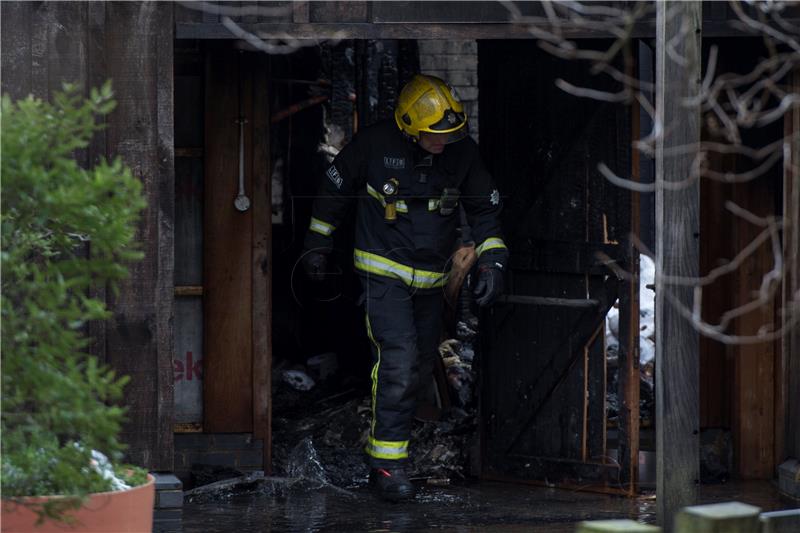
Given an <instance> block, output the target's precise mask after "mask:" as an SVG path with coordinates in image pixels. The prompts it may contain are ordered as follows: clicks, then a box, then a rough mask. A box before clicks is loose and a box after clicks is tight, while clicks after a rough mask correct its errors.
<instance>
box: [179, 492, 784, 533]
mask: <svg viewBox="0 0 800 533" xmlns="http://www.w3.org/2000/svg"><path fill="white" fill-rule="evenodd" d="M699 500H700V502H699V503H714V502H721V501H740V502H744V503H749V504H751V505H756V506H759V507H761V508H762V510H764V511H772V510H779V509H791V508H796V507H798V505H797V503H796V502H794V503H792V502H787V501H782V500H781V499H780V497H779V495H778V492H777V491H776V490H775V488H774V487H773V486H772V485H770V484H769V483H767V482H749V483H728V484H724V485H709V486H703V487H701V490H700V494H699ZM610 518H631V519H634V520H638V521H641V522H647V523H655V519H656V517H655V497H654V496H653V495H652V494H651V495H649V496H648V495H644V496H641V497H639V498H623V497H614V496H606V495H602V494H593V493H588V492H574V491H568V490H559V489H548V488H541V487H533V486H528V485H516V484H507V483H490V482H480V483H478V482H476V483H472V484H469V485H461V486H448V487H429V486H421V487H420V489H419V491H418V495H417V497H416V500H414V501H412V502H408V503H401V504H390V503H385V502H382V501H379V500H378V499H377V498H375V497H373V495H372V494H371V493H370V492H369V490H368V488H367V487H366V486H364V487H359V488H356V489H353V490H349V491H344V490H343V489H337V488H333V487H330V486H322V487H320V486H313V485H309V484H307V483H305V482H302V483H299V484H294V485H286V484H274V483H273V484H266V485H264V486H263V488H262V489H261V490H259V491H258V492H257V493H251V494H246V495H242V494H239V495H228V496H224V497H222V498H220V499H218V500H215V501H212V502H206V503H187V504H185V505H184V508H183V531H184V533H201V532H202V533H215V532H220V533H221V532H226V533H227V532H236V533H250V532H254V533H256V532H279V531H280V532H284V531H286V532H295V531H296V532H317V531H320V532H321V531H330V532H362V531H363V532H406V531H443V532H458V533H461V532H477V531H481V532H512V531H530V532H544V531H547V532H553V533H561V532H564V533H566V532H573V531H575V525H576V524H577V523H578V522H580V521H582V520H601V519H610Z"/></svg>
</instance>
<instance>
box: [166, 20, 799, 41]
mask: <svg viewBox="0 0 800 533" xmlns="http://www.w3.org/2000/svg"><path fill="white" fill-rule="evenodd" d="M654 22H655V21H653V20H645V21H641V22H638V23H636V24H634V25H633V28H632V30H631V38H634V39H652V38H654V37H655V36H656V29H655V25H654ZM787 23H789V24H794V25H800V20H798V19H789V20H788V21H787ZM240 27H241V28H242V29H244V30H245V31H247V32H250V33H252V34H254V35H257V36H259V37H261V38H262V39H271V38H276V39H280V38H284V37H286V36H287V35H289V36H291V37H292V38H294V39H308V40H320V39H533V35H531V33H530V31H529V30H528V28H527V26H526V25H523V24H514V23H509V22H452V23H447V22H441V21H438V22H373V23H370V22H338V23H337V22H308V23H306V22H299V21H296V22H295V23H291V22H278V23H273V22H258V23H252V24H241V25H240ZM562 34H563V35H564V37H565V38H567V39H611V38H616V37H615V36H614V35H612V34H610V33H609V32H605V31H600V30H589V29H583V28H581V29H575V28H562ZM703 34H704V35H705V36H706V37H745V36H752V34H750V33H747V32H746V31H744V30H742V29H741V28H740V27H738V26H732V25H731V24H730V22H729V21H709V22H708V23H707V25H704V29H703ZM175 37H176V38H177V39H232V38H233V35H232V34H231V32H230V31H229V30H228V29H227V28H226V27H225V26H223V25H222V24H221V23H219V22H216V21H210V22H209V21H205V22H188V21H187V22H179V23H177V24H176V27H175Z"/></svg>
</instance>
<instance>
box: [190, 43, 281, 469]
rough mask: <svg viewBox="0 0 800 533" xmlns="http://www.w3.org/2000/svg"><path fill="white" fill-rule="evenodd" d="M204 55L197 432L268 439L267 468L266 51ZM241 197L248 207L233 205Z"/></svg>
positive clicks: (209, 48) (221, 47)
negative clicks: (201, 357)
mask: <svg viewBox="0 0 800 533" xmlns="http://www.w3.org/2000/svg"><path fill="white" fill-rule="evenodd" d="M205 58H206V59H205V62H206V71H205V147H204V153H205V193H204V216H203V223H204V228H205V229H204V246H203V250H204V252H203V263H204V267H203V300H204V301H203V304H204V351H205V357H204V361H205V365H204V387H203V430H204V432H206V433H253V436H254V438H257V439H263V440H264V450H265V452H264V455H265V457H264V459H265V462H264V466H265V469H268V468H269V459H270V452H269V448H270V447H269V442H270V373H271V345H270V342H271V332H270V324H271V317H270V312H271V309H270V293H271V286H270V284H271V263H272V261H271V256H270V254H271V247H270V236H271V202H270V180H269V175H270V169H269V109H268V101H267V94H268V88H267V66H268V65H267V62H266V58H265V56H264V55H263V54H255V53H249V52H243V51H240V50H237V49H236V48H234V46H233V44H232V43H230V42H227V41H219V42H209V43H207V45H206V55H205ZM240 161H241V162H242V163H243V164H242V165H240ZM240 182H241V183H240ZM241 193H243V194H244V195H245V196H246V197H247V199H248V202H247V203H249V205H247V206H246V208H245V205H243V204H242V203H239V204H235V200H236V199H237V197H238V196H240V194H241ZM240 202H241V200H240Z"/></svg>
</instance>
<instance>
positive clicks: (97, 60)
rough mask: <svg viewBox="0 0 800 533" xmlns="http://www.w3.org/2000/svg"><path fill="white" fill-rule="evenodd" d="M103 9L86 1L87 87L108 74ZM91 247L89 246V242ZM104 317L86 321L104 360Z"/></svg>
mask: <svg viewBox="0 0 800 533" xmlns="http://www.w3.org/2000/svg"><path fill="white" fill-rule="evenodd" d="M105 23H106V8H105V5H103V4H102V3H101V2H89V3H87V4H86V28H87V37H86V56H87V84H88V87H87V89H89V90H91V88H93V87H101V86H102V85H103V83H105V81H106V79H107V77H108V73H107V70H106V69H107V65H106V55H105V54H106V46H105V38H106V28H105ZM106 135H107V130H105V129H104V130H103V131H99V132H97V133H95V134H94V137H93V138H92V140H91V142H90V143H89V147H88V159H89V163H90V165H96V164H98V163H99V162H100V160H101V159H102V158H104V157H106V154H107V146H106V144H107V143H106ZM90 247H91V245H90ZM91 295H92V297H94V298H97V299H98V300H100V301H103V302H105V301H106V286H105V285H102V286H95V287H92V289H91ZM107 327H108V326H107V323H106V321H105V320H95V321H93V322H91V323H90V324H89V327H88V333H89V337H91V345H90V346H89V353H91V354H92V355H94V356H96V357H98V358H99V359H100V360H102V361H105V360H106V357H107V350H106V329H107Z"/></svg>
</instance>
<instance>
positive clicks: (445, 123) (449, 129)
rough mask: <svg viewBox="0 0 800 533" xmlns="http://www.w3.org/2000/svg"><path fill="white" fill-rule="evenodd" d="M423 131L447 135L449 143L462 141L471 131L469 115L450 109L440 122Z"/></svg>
mask: <svg viewBox="0 0 800 533" xmlns="http://www.w3.org/2000/svg"><path fill="white" fill-rule="evenodd" d="M423 131H427V132H428V133H433V134H437V135H447V144H450V143H454V142H456V141H460V140H461V139H463V138H464V137H466V136H467V134H468V133H469V128H467V116H466V115H465V114H464V113H458V112H456V111H453V110H452V109H448V110H446V111H445V112H444V116H443V117H442V119H441V120H440V121H439V122H436V123H435V124H432V125H431V126H429V127H428V128H427V129H426V130H423Z"/></svg>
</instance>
